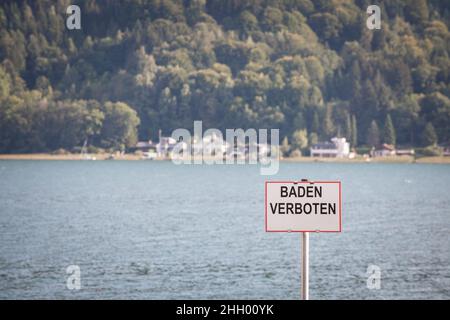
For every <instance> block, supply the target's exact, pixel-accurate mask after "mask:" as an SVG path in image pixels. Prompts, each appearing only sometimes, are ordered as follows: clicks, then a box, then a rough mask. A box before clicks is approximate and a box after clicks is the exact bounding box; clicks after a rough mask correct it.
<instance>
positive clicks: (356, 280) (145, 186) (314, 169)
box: [0, 161, 450, 299]
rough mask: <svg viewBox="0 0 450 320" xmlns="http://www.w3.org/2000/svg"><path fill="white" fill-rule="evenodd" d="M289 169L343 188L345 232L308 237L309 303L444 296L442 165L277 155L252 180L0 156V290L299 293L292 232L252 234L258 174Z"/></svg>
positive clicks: (99, 294)
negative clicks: (374, 273)
mask: <svg viewBox="0 0 450 320" xmlns="http://www.w3.org/2000/svg"><path fill="white" fill-rule="evenodd" d="M301 178H309V179H310V180H316V179H323V180H336V179H338V180H342V187H343V200H344V203H343V232H342V233H341V234H312V235H311V237H310V246H311V249H310V252H311V253H310V254H311V256H310V264H311V270H310V296H311V298H312V299H353V298H361V299H402V298H408V299H409V298H410V299H431V298H435V299H449V298H450V166H449V165H425V164H373V163H371V164H336V163H282V164H281V168H280V172H279V174H278V175H276V176H271V177H264V176H261V175H260V174H259V169H258V167H257V166H251V165H247V166H242V165H233V166H225V165H223V166H206V165H205V166H186V165H185V166H176V165H174V164H172V163H170V162H151V161H150V162H145V161H138V162H130V161H128V162H121V161H110V162H108V161H1V162H0V298H2V299H12V298H44V299H47V298H74V299H86V298H100V299H110V298H124V299H140V298H141V299H166V298H167V299H216V298H217V299H232V298H237V299H247V298H249V299H298V298H299V295H300V273H299V272H300V235H299V234H287V233H279V234H273V233H265V232H264V180H266V179H271V180H276V179H289V180H290V179H301ZM69 265H78V266H79V267H80V269H81V289H80V290H68V289H67V287H66V281H67V277H68V274H66V268H67V267H68V266H69ZM369 265H376V266H378V267H379V268H380V269H381V289H380V290H369V289H368V288H367V285H366V282H367V277H368V275H367V274H366V271H367V268H368V266H369Z"/></svg>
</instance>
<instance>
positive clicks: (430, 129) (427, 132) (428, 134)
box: [422, 122, 438, 147]
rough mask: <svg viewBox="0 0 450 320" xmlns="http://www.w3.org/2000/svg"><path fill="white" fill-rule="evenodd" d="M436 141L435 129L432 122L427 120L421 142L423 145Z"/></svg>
mask: <svg viewBox="0 0 450 320" xmlns="http://www.w3.org/2000/svg"><path fill="white" fill-rule="evenodd" d="M437 141H438V139H437V135H436V130H434V126H433V124H432V123H431V122H428V123H427V124H426V125H425V128H424V129H423V132H422V144H423V146H425V147H428V146H434V145H436V143H437Z"/></svg>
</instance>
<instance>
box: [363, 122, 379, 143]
mask: <svg viewBox="0 0 450 320" xmlns="http://www.w3.org/2000/svg"><path fill="white" fill-rule="evenodd" d="M366 142H367V145H368V146H369V147H377V146H378V145H379V144H380V130H379V129H378V125H377V123H376V122H375V121H372V122H371V124H370V127H369V130H368V131H367V140H366Z"/></svg>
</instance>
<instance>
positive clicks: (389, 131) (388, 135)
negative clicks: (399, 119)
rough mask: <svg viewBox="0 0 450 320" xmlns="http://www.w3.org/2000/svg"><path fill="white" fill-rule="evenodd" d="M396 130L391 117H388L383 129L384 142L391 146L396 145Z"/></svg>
mask: <svg viewBox="0 0 450 320" xmlns="http://www.w3.org/2000/svg"><path fill="white" fill-rule="evenodd" d="M395 141H396V137H395V128H394V125H393V123H392V119H391V116H390V115H389V114H388V115H387V116H386V121H385V122H384V128H383V142H384V143H387V144H391V145H395Z"/></svg>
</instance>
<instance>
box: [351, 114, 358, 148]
mask: <svg viewBox="0 0 450 320" xmlns="http://www.w3.org/2000/svg"><path fill="white" fill-rule="evenodd" d="M350 144H351V145H352V147H356V146H357V145H358V128H357V126H356V117H355V115H352V135H351V138H350Z"/></svg>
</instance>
